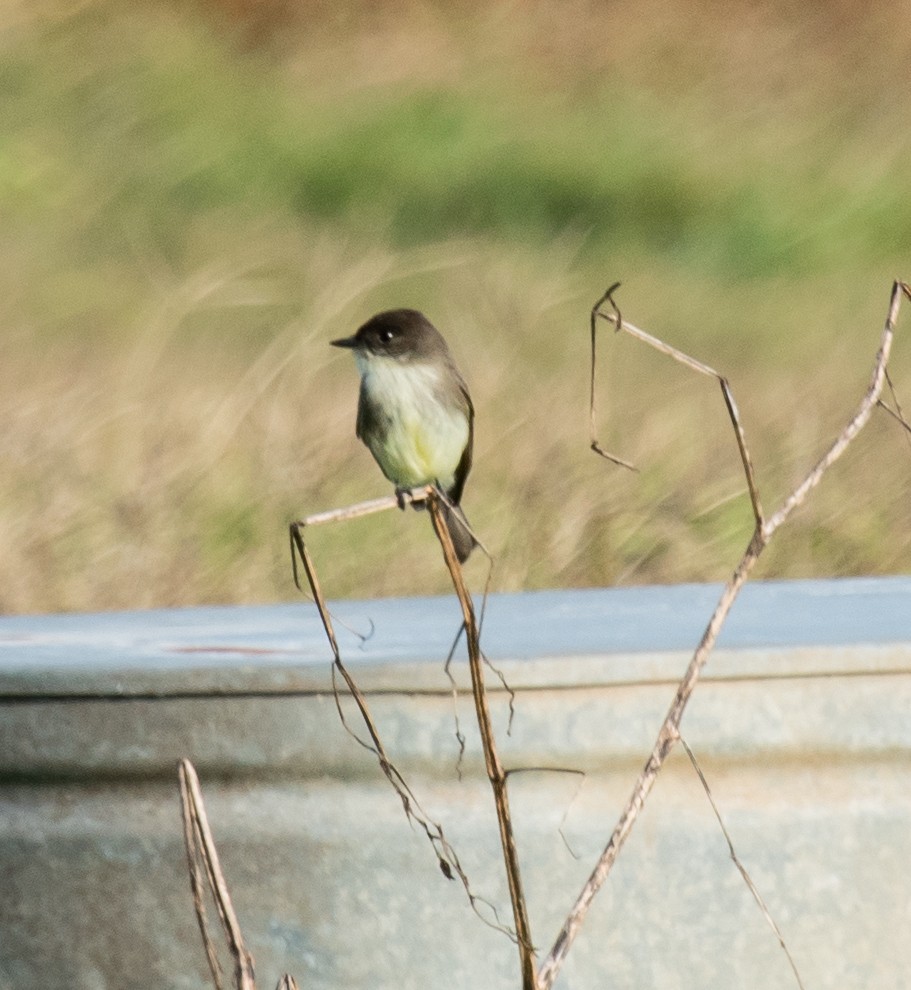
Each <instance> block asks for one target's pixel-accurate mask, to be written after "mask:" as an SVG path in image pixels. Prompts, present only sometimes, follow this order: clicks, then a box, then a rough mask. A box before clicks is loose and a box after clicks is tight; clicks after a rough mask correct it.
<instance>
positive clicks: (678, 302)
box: [0, 0, 911, 611]
mask: <svg viewBox="0 0 911 990" xmlns="http://www.w3.org/2000/svg"><path fill="white" fill-rule="evenodd" d="M554 6H555V7H556V5H554ZM909 50H911V27H909V26H908V25H907V24H906V23H905V21H904V19H903V18H902V14H901V11H900V10H899V9H897V8H894V7H893V6H891V5H888V4H885V3H876V4H873V5H872V6H871V7H869V9H865V11H863V12H862V13H861V12H854V10H853V8H851V7H849V6H843V7H838V8H832V7H830V6H828V5H819V6H815V5H805V6H804V7H802V8H800V9H796V8H793V7H792V6H789V5H780V6H776V5H769V6H767V7H764V8H762V10H757V9H755V8H754V7H753V6H752V5H748V4H743V5H737V4H735V5H728V6H726V7H725V8H724V15H723V16H721V14H720V13H719V10H715V9H713V8H702V7H699V6H697V5H694V4H692V3H689V2H683V0H677V2H672V3H658V2H657V0H656V2H649V3H646V4H645V5H644V6H643V5H642V4H636V5H633V4H631V3H630V4H624V3H617V4H611V5H607V6H604V5H599V4H590V3H570V4H567V5H559V10H554V9H551V8H550V7H549V6H547V5H519V6H517V5H515V4H511V3H506V2H499V3H495V4H492V5H491V4H470V3H460V4H457V5H456V6H454V7H444V6H442V5H440V6H436V5H433V4H417V3H414V4H407V3H403V4H385V5H368V4H349V5H346V6H345V8H344V10H342V11H340V10H339V9H336V8H334V7H333V8H330V7H325V6H323V5H319V4H316V3H307V4H302V5H300V6H294V5H290V4H282V3H279V2H278V0H272V2H270V3H267V4H262V5H256V4H252V5H248V6H246V7H245V6H244V5H243V4H231V5H229V4H227V3H226V4H225V5H220V4H218V3H216V2H214V0H212V2H210V3H208V4H206V5H199V6H193V5H188V4H169V3H164V2H161V3H153V4H150V5H137V4H133V3H129V2H127V0H110V2H104V0H95V2H89V3H84V4H80V5H76V6H75V7H73V6H70V5H67V4H63V3H58V2H53V0H50V2H46V3H44V4H42V5H39V6H36V7H29V6H26V5H19V6H11V7H9V8H8V9H7V11H6V13H5V14H3V15H0V52H2V57H0V114H2V127H0V218H2V224H3V232H4V236H3V238H0V317H2V326H3V330H2V337H0V376H2V378H0V381H2V386H3V387H2V394H0V539H2V540H3V545H4V547H5V549H6V552H5V553H4V555H3V556H2V563H0V576H2V580H0V609H2V610H4V611H35V610H54V609H100V608H109V607H131V606H146V605H156V604H162V605H166V604H192V603H196V602H213V601H217V602H243V601H273V600H277V599H283V598H289V597H292V595H293V589H292V588H291V587H290V577H289V566H288V560H287V551H286V543H285V525H286V523H287V521H288V520H289V519H291V518H294V517H297V516H300V515H302V514H305V513H307V512H312V511H316V510H321V509H324V508H327V507H330V506H333V505H338V504H344V503H346V502H349V501H356V500H359V499H361V498H366V497H372V496H374V495H376V494H378V493H381V492H383V491H384V490H385V488H386V486H385V482H384V481H383V479H382V477H381V476H380V474H379V472H378V470H377V469H376V468H375V466H374V465H373V464H372V462H371V461H370V458H369V455H368V454H367V453H366V451H365V450H363V449H362V448H361V446H360V444H359V443H358V442H357V441H356V440H355V438H354V435H353V422H354V408H355V403H356V391H357V389H356V377H355V373H354V369H353V368H352V367H351V366H350V362H346V361H344V360H343V359H340V357H339V356H338V355H336V354H334V353H329V348H328V347H327V346H326V342H327V341H328V340H329V339H331V338H332V337H333V336H338V335H341V334H344V333H349V332H350V331H351V329H352V328H353V327H355V326H356V325H357V324H358V323H359V322H360V321H362V320H363V319H364V318H366V317H367V316H369V315H370V313H371V312H373V311H375V310H376V309H379V308H382V307H385V306H395V305H414V306H418V307H421V308H424V309H425V310H426V311H427V312H428V314H429V315H430V316H431V318H432V319H434V321H435V322H436V323H437V324H438V325H439V326H440V327H441V328H442V329H443V330H444V332H445V333H446V334H447V336H448V337H449V338H450V340H451V343H452V345H453V348H454V350H455V352H456V354H457V356H458V358H459V361H460V363H461V365H462V366H463V368H464V370H465V372H466V375H467V376H468V378H469V381H470V383H471V386H472V392H473V395H474V399H475V405H476V409H477V415H478V424H477V441H476V443H477V451H476V460H475V469H474V473H473V475H472V477H471V479H470V481H469V486H468V489H467V493H466V509H467V511H468V513H469V516H470V518H471V519H472V521H473V523H474V525H475V526H476V527H477V528H478V530H479V531H480V532H481V533H482V534H483V535H484V538H485V541H486V542H487V543H488V545H489V546H490V547H491V549H492V550H493V551H494V552H495V554H496V556H497V566H496V569H495V577H494V583H495V586H496V587H500V588H520V587H541V586H554V585H566V586H569V585H588V584H606V583H618V582H619V583H623V582H662V581H676V580H705V579H718V578H721V577H723V576H725V575H726V573H727V572H728V570H729V569H730V567H731V566H732V565H733V563H734V562H735V560H736V558H737V555H738V552H739V550H740V549H741V548H742V546H743V545H744V544H745V542H746V540H747V539H748V536H749V529H750V516H749V511H748V504H747V501H746V498H745V494H744V486H743V481H742V478H741V476H740V473H739V470H738V466H737V463H738V462H737V457H736V449H735V447H734V443H733V437H732V435H731V433H730V428H729V426H727V425H726V422H725V415H724V410H723V406H722V404H721V402H720V399H719V396H718V395H717V390H716V389H715V388H714V387H712V386H711V383H708V382H703V381H693V380H692V379H691V378H690V377H689V376H688V375H687V374H686V373H685V372H683V371H682V369H678V368H675V367H673V366H671V365H669V363H668V362H667V361H666V359H663V358H661V357H660V356H658V355H652V354H646V353H643V352H642V350H641V349H637V348H636V347H634V346H630V344H629V342H627V341H623V340H612V339H611V338H610V336H609V335H605V337H604V338H603V343H602V359H603V361H604V364H603V365H602V367H601V370H600V372H599V375H600V379H599V380H600V392H599V409H600V422H601V424H602V425H601V430H602V440H603V442H604V443H605V444H606V445H607V446H609V447H610V448H611V449H614V450H616V451H617V452H618V453H621V454H622V455H623V456H626V457H630V458H632V459H633V460H634V461H635V462H636V463H637V464H639V465H640V467H641V468H642V472H641V473H640V474H639V475H631V474H627V473H624V472H619V471H617V470H616V469H613V468H609V467H608V466H607V465H605V464H604V463H602V462H600V461H598V460H597V459H596V458H595V457H594V455H592V454H590V453H589V452H588V450H587V410H586V402H587V354H588V344H587V329H588V310H589V308H590V306H591V304H592V302H593V301H594V299H595V298H596V297H597V296H598V295H599V294H600V292H601V291H602V290H603V288H604V286H605V285H606V284H607V283H609V282H611V281H614V280H615V279H622V280H623V282H624V286H623V289H622V290H621V293H620V295H619V300H620V303H621V306H622V308H623V313H624V316H625V317H626V318H627V319H630V320H632V321H633V322H635V323H637V324H638V325H640V326H643V327H644V328H646V329H648V330H650V331H651V332H654V333H656V334H658V335H659V336H662V337H664V338H665V339H667V340H669V341H670V342H672V343H674V344H675V345H676V346H678V347H681V348H682V349H684V350H688V351H690V352H691V353H693V354H694V356H697V357H699V358H701V359H703V360H705V361H708V362H709V363H711V364H713V365H714V366H715V367H717V368H719V370H721V371H723V372H724V373H726V374H727V375H728V376H729V377H730V378H731V380H732V382H733V384H734V388H735V394H736V396H737V400H738V403H739V404H740V406H741V411H742V413H743V415H744V419H745V425H746V429H747V434H748V439H749V440H750V443H751V445H752V447H753V452H754V459H755V461H756V463H757V470H758V474H759V478H760V483H761V485H762V487H763V495H764V499H765V501H766V503H767V505H773V504H774V503H775V501H776V500H777V499H778V498H780V497H781V496H782V495H783V494H784V493H785V492H786V491H787V489H788V486H789V485H792V484H793V483H794V482H795V481H796V480H797V479H798V478H799V477H800V475H801V473H802V472H804V471H805V470H806V469H807V468H808V467H809V466H810V465H812V463H813V462H814V460H815V459H816V457H818V455H819V453H820V452H821V450H822V449H823V447H824V445H825V444H826V443H827V442H828V440H829V439H830V438H831V437H832V436H833V435H834V433H835V432H836V431H837V429H838V428H839V427H840V425H841V423H842V422H843V420H844V419H845V418H846V416H847V415H848V413H849V411H850V409H851V408H852V407H853V405H854V404H855V403H856V401H857V399H858V398H859V396H860V395H861V394H862V391H863V388H864V387H865V384H866V380H867V377H868V374H869V368H870V365H871V363H872V357H873V352H874V350H875V346H876V340H877V336H878V331H879V328H880V327H881V324H882V320H883V318H884V315H885V308H886V303H887V298H888V291H889V287H890V284H891V280H892V278H894V277H896V276H902V275H904V276H906V277H907V276H908V275H909V274H911V273H909V271H908V268H909V260H911V257H909V255H911V252H909V244H911V196H909V181H908V167H907V166H908V160H909V158H908V153H909V149H911V139H909V135H908V129H907V126H906V108H907V100H906V98H905V97H906V94H907V91H908V82H909V76H911V60H909V58H908V55H909V54H911V52H909ZM906 318H907V317H906ZM908 350H909V349H908V348H903V346H902V342H901V339H900V341H899V348H898V354H897V363H896V367H895V375H894V378H895V380H896V382H897V384H898V387H899V390H900V392H901V387H902V383H903V382H906V381H907V380H908V375H907V371H908V368H909V365H911V358H909V356H908V353H907V352H908ZM907 404H908V402H907V401H906V405H907ZM909 471H911V448H909V446H908V444H907V443H906V442H905V440H904V439H903V438H902V436H901V435H900V434H899V433H898V431H897V430H896V428H895V427H894V424H890V423H882V424H880V423H877V424H875V425H874V426H873V427H872V428H871V430H870V431H869V435H868V436H865V437H864V438H863V439H862V440H861V441H860V444H859V445H858V448H857V449H855V450H853V451H852V452H851V453H850V454H849V456H848V458H847V459H846V463H845V464H843V465H839V466H838V468H837V469H836V470H835V471H834V472H833V475H832V477H831V478H829V479H827V480H826V482H825V483H824V485H823V487H822V488H821V489H820V490H819V492H817V493H816V495H814V498H813V501H812V503H811V505H809V506H808V507H807V508H806V509H805V510H803V511H801V513H800V514H799V516H798V518H797V519H795V521H794V523H793V524H791V526H790V528H789V529H788V530H786V531H784V532H782V534H781V535H780V536H779V538H778V543H777V544H776V545H774V546H773V547H772V548H771V549H770V551H769V552H768V556H767V560H766V561H765V563H764V565H763V568H764V570H763V573H764V574H766V575H767V576H772V575H776V576H784V575H792V576H793V575H807V574H819V575H825V574H851V573H883V572H891V571H901V570H907V569H908V567H909V564H911V525H909V524H911V506H909V499H908V488H909V485H908V481H909ZM312 540H313V544H314V550H315V553H316V556H317V559H318V560H319V562H320V567H321V571H322V572H323V577H324V582H325V586H326V589H327V592H328V593H329V594H330V595H353V594H356V595H363V596H370V595H378V594H390V593H405V592H415V591H426V590H445V588H446V579H445V577H444V575H443V574H441V573H440V568H439V567H438V566H437V564H436V560H437V557H436V551H435V550H434V547H433V541H432V537H431V535H430V533H429V527H428V526H427V525H426V519H425V518H423V517H420V516H414V515H412V514H407V515H402V516H400V515H398V514H396V515H395V516H394V517H392V516H390V517H389V518H381V519H371V520H365V521H363V522H359V523H357V524H352V525H350V526H347V527H340V528H337V529H336V530H335V531H332V532H329V531H326V532H319V533H314V534H313V536H312ZM471 566H472V567H474V568H477V569H478V571H480V565H478V564H475V563H472V565H471Z"/></svg>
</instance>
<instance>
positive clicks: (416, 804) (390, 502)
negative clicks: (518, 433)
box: [289, 486, 517, 940]
mask: <svg viewBox="0 0 911 990" xmlns="http://www.w3.org/2000/svg"><path fill="white" fill-rule="evenodd" d="M434 493H435V489H434V488H433V487H432V486H428V487H427V488H420V489H415V490H414V491H411V492H404V493H402V496H403V498H404V499H405V500H407V501H409V502H412V503H421V502H424V501H427V500H429V499H430V498H431V497H432V495H433V494H434ZM399 504H400V502H399V499H398V497H396V496H390V498H388V499H375V500H373V501H371V502H361V503H358V504H357V505H354V506H349V507H347V508H345V509H337V510H333V511H332V512H324V513H319V514H318V515H315V516H308V517H307V518H306V519H303V520H301V521H299V522H295V523H292V524H291V526H290V530H289V533H290V541H291V560H292V571H293V574H294V583H295V585H296V586H297V588H298V589H299V590H303V589H302V588H301V583H300V573H299V569H298V561H300V563H301V564H302V565H303V568H304V573H305V575H306V577H307V583H308V585H309V587H310V592H311V594H312V596H313V600H314V602H315V603H316V607H317V610H318V611H319V615H320V619H321V621H322V623H323V629H324V630H325V633H326V638H327V639H328V640H329V645H330V647H331V649H332V657H333V660H332V688H333V695H334V698H335V705H336V709H337V711H338V714H339V719H340V721H341V723H342V725H343V726H344V728H345V730H346V731H347V732H348V733H349V734H350V735H351V736H352V738H353V739H355V740H356V741H357V742H358V743H359V744H360V745H361V746H363V747H364V748H365V749H366V750H368V751H369V752H371V753H372V754H373V755H374V756H375V757H376V759H377V762H378V763H379V766H380V769H381V770H382V772H383V775H384V776H385V777H386V779H387V780H388V781H389V783H390V784H391V786H392V788H393V790H394V791H395V793H396V794H397V795H398V797H399V800H400V801H401V803H402V808H403V810H404V812H405V816H406V817H407V818H408V820H409V821H410V822H412V823H413V824H415V825H417V826H418V828H419V829H420V830H421V831H422V832H423V833H424V835H425V837H426V838H427V840H428V842H429V843H430V845H431V847H432V848H433V851H434V854H435V855H436V857H437V864H438V865H439V868H440V871H441V872H442V874H443V875H444V876H445V877H446V878H447V879H450V880H453V879H456V878H457V879H458V880H459V881H460V882H461V884H462V887H463V888H464V890H465V893H466V895H467V897H468V901H469V903H470V904H471V907H472V909H473V910H474V912H475V913H476V914H477V916H478V917H479V918H480V919H481V920H482V921H483V922H484V923H485V924H486V925H488V926H490V927H491V928H493V929H495V930H497V931H500V932H503V933H504V934H506V935H508V936H509V937H510V938H511V939H513V940H516V938H517V936H516V934H515V933H514V932H512V931H511V930H510V929H509V928H508V927H506V926H505V925H503V924H502V923H501V922H500V919H499V915H498V913H497V910H496V908H495V907H494V905H493V904H491V903H490V902H489V901H487V900H486V899H484V898H483V897H481V896H479V895H478V894H476V893H475V892H474V891H473V890H472V889H471V885H470V883H469V880H468V875H467V874H466V873H465V871H464V869H463V868H462V864H461V862H460V861H459V857H458V855H457V854H456V851H455V849H454V848H453V847H452V845H451V844H450V842H449V840H448V838H447V837H446V834H445V832H444V831H443V826H442V825H441V824H440V823H439V822H437V821H435V820H434V819H433V818H431V817H430V815H428V814H427V812H426V811H425V810H424V809H423V807H422V806H421V803H420V801H419V800H418V799H417V797H416V796H415V794H414V792H413V791H412V790H411V787H410V786H409V784H408V782H407V781H406V780H405V778H404V777H403V775H402V774H401V772H400V771H399V769H398V767H397V766H396V765H395V763H394V762H393V761H392V759H391V758H390V757H389V755H388V754H387V752H386V748H385V746H384V745H383V741H382V738H381V736H380V733H379V730H378V728H377V726H376V723H375V722H374V720H373V716H372V714H371V712H370V706H369V705H368V704H367V699H366V697H365V696H364V694H363V692H362V691H361V689H360V688H359V687H358V685H357V682H356V681H355V679H354V677H353V676H352V675H351V673H350V671H349V670H348V668H347V667H346V666H345V665H344V663H343V662H342V657H341V652H340V650H339V646H338V639H337V638H336V635H335V629H334V628H333V625H332V618H331V616H330V612H329V609H328V607H327V605H326V600H325V598H324V596H323V592H322V588H321V587H320V583H319V579H318V577H317V574H316V567H315V566H314V564H313V561H312V559H311V557H310V552H309V551H308V549H307V545H306V543H305V541H304V536H303V532H304V527H305V526H308V525H314V524H316V523H324V522H336V521H339V520H345V519H352V518H355V517H357V516H360V515H366V514H369V513H372V512H381V511H383V510H384V509H390V508H397V507H398V506H399ZM479 545H480V544H479ZM337 676H340V677H341V678H342V680H343V681H344V682H345V686H346V687H347V689H348V692H349V694H350V695H351V697H352V699H353V700H354V703H355V705H356V707H357V710H358V713H359V714H360V716H361V720H362V721H363V723H364V726H365V728H366V730H367V734H368V736H369V742H368V741H367V740H366V739H364V738H362V737H361V736H360V735H358V733H357V732H355V731H354V729H353V728H352V727H351V725H350V723H349V721H348V719H347V718H346V717H345V713H344V709H343V708H342V701H341V694H340V692H339V689H338V683H337ZM481 906H483V907H484V908H487V909H488V910H489V911H490V913H491V915H492V918H493V920H491V919H490V918H488V917H486V916H485V915H484V913H483V912H482V911H481V910H480V907H481Z"/></svg>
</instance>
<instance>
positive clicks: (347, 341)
mask: <svg viewBox="0 0 911 990" xmlns="http://www.w3.org/2000/svg"><path fill="white" fill-rule="evenodd" d="M329 343H330V344H332V346H333V347H349V348H350V347H357V338H356V337H340V338H339V339H338V340H330V341H329Z"/></svg>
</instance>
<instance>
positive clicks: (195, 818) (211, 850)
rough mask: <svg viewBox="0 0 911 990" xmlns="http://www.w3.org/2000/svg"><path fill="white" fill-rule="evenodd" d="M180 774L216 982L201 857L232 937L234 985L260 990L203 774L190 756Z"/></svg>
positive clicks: (194, 881)
mask: <svg viewBox="0 0 911 990" xmlns="http://www.w3.org/2000/svg"><path fill="white" fill-rule="evenodd" d="M178 774H179V777H180V803H181V809H182V812H183V822H184V840H185V842H186V848H187V862H188V863H189V866H190V883H191V886H192V888H193V902H194V905H195V907H196V917H197V920H198V921H199V927H200V930H201V932H202V937H203V943H204V944H205V947H206V956H207V957H208V960H209V967H210V969H211V970H212V976H213V978H214V979H215V984H216V986H218V987H221V974H220V968H219V966H218V960H217V958H216V956H215V950H214V947H213V945H212V942H211V939H210V938H209V934H208V930H207V928H206V916H205V909H204V907H203V901H202V895H203V890H202V878H201V875H200V870H199V861H200V860H202V862H203V864H204V865H205V869H206V874H207V877H208V881H209V889H210V890H211V892H212V896H213V898H214V900H215V906H216V907H217V909H218V916H219V918H220V920H221V925H222V930H223V931H224V934H225V938H226V939H227V941H228V948H229V949H230V951H231V956H232V957H233V959H234V986H235V987H236V988H237V990H256V984H255V982H254V980H253V956H252V955H251V954H250V952H249V951H248V949H247V946H246V944H245V942H244V937H243V933H242V932H241V930H240V925H239V924H238V921H237V915H236V914H235V913H234V905H233V904H232V903H231V895H230V894H229V893H228V885H227V883H226V882H225V877H224V874H223V873H222V870H221V863H220V862H219V859H218V851H217V849H216V848H215V840H214V839H213V838H212V831H211V829H210V828H209V820H208V818H207V817H206V808H205V804H204V803H203V799H202V791H201V790H200V787H199V778H198V777H197V775H196V770H195V768H194V767H193V764H192V763H191V762H190V761H189V760H186V759H182V760H180V762H179V763H178Z"/></svg>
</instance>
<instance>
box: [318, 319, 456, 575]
mask: <svg viewBox="0 0 911 990" xmlns="http://www.w3.org/2000/svg"><path fill="white" fill-rule="evenodd" d="M332 344H333V346H334V347H349V348H351V350H353V351H354V360H355V361H356V362H357V368H358V371H359V372H360V374H361V391H360V396H359V399H358V405H357V435H358V437H359V438H360V439H361V440H363V441H364V443H365V444H366V445H367V447H368V448H369V450H370V453H371V454H373V457H374V459H375V460H376V462H377V464H379V466H380V468H381V470H382V472H383V474H385V475H386V477H387V478H388V479H389V480H390V481H391V482H392V483H393V484H394V485H395V487H396V492H397V493H398V492H400V491H405V490H408V489H411V488H417V487H419V486H421V485H436V486H437V487H438V488H439V489H440V490H441V491H442V492H443V493H444V494H445V495H446V497H447V498H448V499H449V501H450V503H451V504H452V508H450V507H449V506H447V505H446V504H445V503H444V504H443V506H442V508H443V513H444V515H445V517H446V522H447V524H448V526H449V532H450V535H451V536H452V542H453V545H454V546H455V552H456V556H457V557H458V558H459V562H460V563H462V562H464V561H465V560H466V559H467V558H468V555H469V554H470V553H471V551H472V548H473V547H474V545H475V541H474V539H473V537H472V535H471V532H470V531H469V528H468V523H467V521H466V519H465V516H464V514H463V513H462V510H461V509H460V508H459V502H460V501H461V498H462V489H463V488H464V487H465V479H466V478H467V477H468V472H469V471H470V470H471V447H472V442H473V439H474V407H473V406H472V404H471V396H470V395H469V394H468V386H467V385H466V384H465V379H464V378H462V375H461V373H460V372H459V369H458V368H457V367H456V365H455V361H454V360H453V359H452V354H450V353H449V348H448V347H447V346H446V341H445V340H444V339H443V337H442V335H441V334H440V332H439V330H437V329H436V327H435V326H434V325H433V324H432V323H431V322H430V320H428V319H427V317H426V316H424V315H423V314H422V313H419V312H418V311H417V310H415V309H392V310H388V311H387V312H385V313H378V314H377V315H376V316H374V317H372V318H371V319H369V320H368V321H367V322H366V323H365V324H364V325H363V326H362V327H361V328H360V330H358V332H357V333H356V334H355V335H354V336H353V337H343V338H342V339H341V340H333V341H332Z"/></svg>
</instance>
